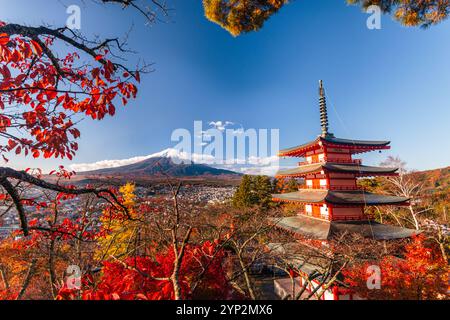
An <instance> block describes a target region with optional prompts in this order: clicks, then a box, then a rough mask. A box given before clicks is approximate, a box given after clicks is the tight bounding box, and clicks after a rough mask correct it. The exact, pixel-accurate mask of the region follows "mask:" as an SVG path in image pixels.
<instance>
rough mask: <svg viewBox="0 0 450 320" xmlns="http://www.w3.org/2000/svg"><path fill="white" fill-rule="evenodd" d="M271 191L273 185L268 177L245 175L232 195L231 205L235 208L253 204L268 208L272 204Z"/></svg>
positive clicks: (247, 206)
mask: <svg viewBox="0 0 450 320" xmlns="http://www.w3.org/2000/svg"><path fill="white" fill-rule="evenodd" d="M272 193H273V186H272V181H271V179H270V178H269V177H267V176H250V175H245V176H243V177H242V181H241V184H240V185H239V187H238V189H237V190H236V192H235V194H234V196H233V206H234V207H236V208H250V207H253V206H260V207H263V208H268V207H270V206H271V204H272Z"/></svg>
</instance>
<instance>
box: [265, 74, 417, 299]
mask: <svg viewBox="0 0 450 320" xmlns="http://www.w3.org/2000/svg"><path fill="white" fill-rule="evenodd" d="M319 94H320V100H319V101H320V120H321V127H322V134H321V135H319V136H318V137H317V138H316V139H315V140H314V141H311V142H308V143H305V144H302V145H299V146H296V147H293V148H289V149H285V150H281V151H280V153H279V156H280V157H299V158H305V160H306V161H305V162H300V163H299V166H297V167H296V168H293V169H289V170H282V171H279V172H278V173H277V178H303V179H304V180H305V185H304V186H303V187H301V189H299V190H298V191H296V192H292V193H285V194H275V195H273V200H274V201H278V202H287V203H298V204H301V205H302V206H303V205H304V206H303V208H304V210H303V211H301V212H299V213H298V214H297V215H295V216H291V217H284V218H281V219H276V220H275V219H274V220H273V221H274V222H275V223H276V226H277V227H279V228H282V229H284V230H287V231H289V232H290V233H292V234H294V236H299V237H298V238H302V239H310V240H312V241H315V242H316V243H326V242H327V240H330V239H331V238H333V237H334V236H335V235H337V234H341V233H344V232H348V233H357V234H359V235H361V236H363V237H367V238H373V239H377V240H393V239H401V238H407V237H411V236H412V235H413V234H414V233H415V230H410V229H405V228H400V227H395V226H391V225H385V224H380V223H377V222H375V221H374V220H373V217H371V216H368V215H367V214H366V213H365V210H364V208H365V207H366V206H384V205H390V206H392V205H399V206H401V205H407V204H408V201H409V199H407V198H402V197H395V196H388V195H379V194H374V193H370V192H366V191H365V190H363V189H361V188H360V187H358V184H357V178H361V177H377V176H393V175H397V170H398V169H397V168H384V167H373V166H365V165H362V162H361V160H360V159H354V158H353V157H354V155H357V154H361V153H365V152H369V151H376V150H388V149H390V146H389V144H390V142H389V141H365V140H352V139H341V138H336V137H335V136H334V135H333V134H332V133H330V132H329V129H328V115H327V104H326V98H325V90H324V87H323V83H322V81H320V90H319ZM325 296H326V295H324V297H325ZM330 297H331V298H330V299H339V295H338V294H336V292H334V294H333V295H330ZM347 298H348V297H347Z"/></svg>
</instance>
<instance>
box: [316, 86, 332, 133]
mask: <svg viewBox="0 0 450 320" xmlns="http://www.w3.org/2000/svg"><path fill="white" fill-rule="evenodd" d="M319 96H320V98H319V105H320V125H321V127H322V137H327V136H332V134H331V133H329V132H328V112H327V99H326V97H325V88H324V87H323V81H322V80H320V81H319Z"/></svg>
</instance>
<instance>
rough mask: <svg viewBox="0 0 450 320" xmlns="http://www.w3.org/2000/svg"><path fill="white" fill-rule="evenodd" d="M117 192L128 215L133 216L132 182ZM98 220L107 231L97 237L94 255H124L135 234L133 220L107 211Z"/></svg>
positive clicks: (134, 201)
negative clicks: (97, 243) (97, 244)
mask: <svg viewBox="0 0 450 320" xmlns="http://www.w3.org/2000/svg"><path fill="white" fill-rule="evenodd" d="M119 192H120V195H121V196H122V203H123V205H124V206H125V207H127V209H128V211H129V213H130V215H131V216H132V217H134V216H135V215H136V194H135V192H136V186H135V185H134V184H132V183H127V184H125V185H123V186H122V187H120V188H119ZM100 220H101V222H102V225H103V227H104V228H105V229H107V230H108V231H109V232H108V234H107V235H106V236H105V237H103V238H101V239H99V241H98V242H99V250H98V251H97V252H96V257H97V258H98V259H100V260H104V259H108V258H109V257H110V256H116V257H117V256H122V255H126V254H127V253H128V252H129V250H130V247H131V245H132V244H133V243H134V238H135V236H136V235H137V233H136V231H137V226H136V225H135V222H134V221H132V220H127V219H125V220H124V219H115V218H111V215H110V213H109V212H103V216H102V217H101V219H100Z"/></svg>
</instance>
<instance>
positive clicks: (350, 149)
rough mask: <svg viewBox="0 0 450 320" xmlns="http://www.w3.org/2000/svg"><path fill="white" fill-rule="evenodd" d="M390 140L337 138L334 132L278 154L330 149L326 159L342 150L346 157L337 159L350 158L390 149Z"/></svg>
mask: <svg viewBox="0 0 450 320" xmlns="http://www.w3.org/2000/svg"><path fill="white" fill-rule="evenodd" d="M389 144H390V141H364V140H350V139H341V138H335V137H334V136H333V135H332V134H327V135H326V136H319V137H317V139H316V140H314V141H311V142H308V143H305V144H302V145H299V146H296V147H292V148H288V149H284V150H280V152H279V153H278V156H280V157H299V158H302V157H311V158H313V156H314V155H319V154H323V153H324V152H325V151H328V152H327V153H328V154H329V156H331V157H330V159H324V160H329V161H332V159H333V158H336V157H333V156H334V153H338V154H339V156H342V151H345V153H346V154H347V156H346V157H344V158H343V157H338V158H336V159H342V160H345V158H347V159H348V158H349V155H351V154H358V153H364V152H369V151H374V150H388V149H390V148H391V147H390V146H389Z"/></svg>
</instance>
